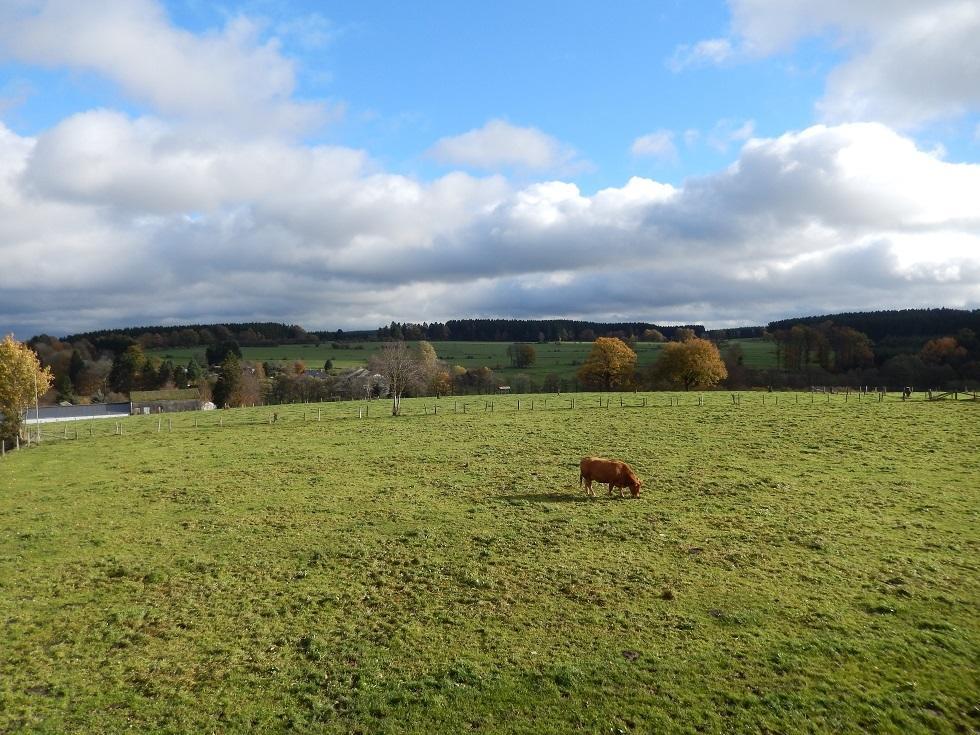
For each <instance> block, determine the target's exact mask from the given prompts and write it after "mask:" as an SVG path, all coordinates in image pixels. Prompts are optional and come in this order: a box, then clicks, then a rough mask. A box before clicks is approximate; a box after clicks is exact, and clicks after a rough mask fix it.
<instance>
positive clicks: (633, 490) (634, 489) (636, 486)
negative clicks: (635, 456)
mask: <svg viewBox="0 0 980 735" xmlns="http://www.w3.org/2000/svg"><path fill="white" fill-rule="evenodd" d="M627 482H628V484H629V487H630V495H632V496H633V497H634V498H638V497H640V488H641V487H643V480H641V479H640V478H638V477H637V476H636V475H634V474H630V476H629V479H628V480H627Z"/></svg>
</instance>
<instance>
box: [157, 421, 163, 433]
mask: <svg viewBox="0 0 980 735" xmlns="http://www.w3.org/2000/svg"><path fill="white" fill-rule="evenodd" d="M162 428H163V419H161V418H158V419H157V434H159V433H160V430H161V429H162Z"/></svg>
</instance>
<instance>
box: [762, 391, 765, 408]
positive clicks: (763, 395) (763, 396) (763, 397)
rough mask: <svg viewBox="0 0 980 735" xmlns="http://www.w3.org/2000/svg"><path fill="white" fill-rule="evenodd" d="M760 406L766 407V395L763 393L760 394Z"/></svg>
mask: <svg viewBox="0 0 980 735" xmlns="http://www.w3.org/2000/svg"><path fill="white" fill-rule="evenodd" d="M762 405H763V406H765V405H766V394H765V393H763V394H762Z"/></svg>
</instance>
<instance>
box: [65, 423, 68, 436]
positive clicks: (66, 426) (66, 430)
mask: <svg viewBox="0 0 980 735" xmlns="http://www.w3.org/2000/svg"><path fill="white" fill-rule="evenodd" d="M67 438H68V424H65V439H67Z"/></svg>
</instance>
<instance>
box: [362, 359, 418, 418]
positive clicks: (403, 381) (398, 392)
mask: <svg viewBox="0 0 980 735" xmlns="http://www.w3.org/2000/svg"><path fill="white" fill-rule="evenodd" d="M368 366H369V368H370V370H372V371H373V372H375V373H378V374H380V375H382V376H384V378H385V380H387V381H388V392H389V394H390V395H391V415H392V416H397V415H398V414H399V412H400V411H401V402H402V394H403V393H404V392H405V391H406V390H410V389H412V388H415V387H417V386H419V385H422V384H424V382H425V378H426V375H427V370H426V367H427V366H426V364H425V362H424V361H423V360H422V359H421V358H420V356H419V354H418V352H416V351H415V350H413V349H411V348H410V347H409V346H408V345H406V344H405V343H404V342H387V343H386V344H385V345H384V346H383V347H382V348H381V349H380V350H378V351H377V352H375V353H374V355H372V356H371V360H370V362H369V363H368Z"/></svg>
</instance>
